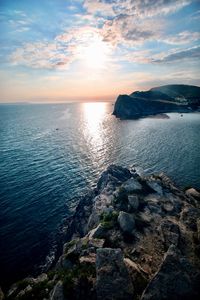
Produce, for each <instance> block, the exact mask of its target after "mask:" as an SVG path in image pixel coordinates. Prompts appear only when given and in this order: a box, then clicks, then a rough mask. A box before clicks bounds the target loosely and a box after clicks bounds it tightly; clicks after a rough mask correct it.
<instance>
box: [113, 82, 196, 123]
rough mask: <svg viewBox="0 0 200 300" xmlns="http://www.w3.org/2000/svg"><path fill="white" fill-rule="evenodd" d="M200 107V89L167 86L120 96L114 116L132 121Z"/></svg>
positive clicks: (186, 86) (187, 86)
mask: <svg viewBox="0 0 200 300" xmlns="http://www.w3.org/2000/svg"><path fill="white" fill-rule="evenodd" d="M199 107H200V87H197V86H189V85H165V86H161V87H156V88H152V89H151V90H149V91H144V92H143V91H142V92H139V91H136V92H134V93H132V94H130V95H129V96H128V95H120V96H118V98H117V100H116V102H115V106H114V111H113V114H114V115H115V116H116V117H118V118H121V119H132V118H140V117H145V116H149V115H155V114H162V113H169V112H180V113H183V112H191V111H193V110H198V108H199Z"/></svg>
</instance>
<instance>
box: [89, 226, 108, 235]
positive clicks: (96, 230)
mask: <svg viewBox="0 0 200 300" xmlns="http://www.w3.org/2000/svg"><path fill="white" fill-rule="evenodd" d="M106 235H107V229H106V228H105V227H104V226H103V225H102V224H99V225H98V226H97V227H96V228H94V229H93V230H91V231H90V234H89V239H103V238H105V237H106Z"/></svg>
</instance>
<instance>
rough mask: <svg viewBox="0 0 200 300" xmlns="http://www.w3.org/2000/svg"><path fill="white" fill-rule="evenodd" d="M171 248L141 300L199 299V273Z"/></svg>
mask: <svg viewBox="0 0 200 300" xmlns="http://www.w3.org/2000/svg"><path fill="white" fill-rule="evenodd" d="M175 249H176V248H175V247H174V246H171V247H170V248H169V250H168V251H167V253H166V255H165V257H164V260H163V263H162V264H161V267H160V268H159V270H158V272H157V273H156V274H155V276H154V277H153V279H152V280H151V281H150V283H149V284H148V286H147V288H146V289H145V290H144V292H143V295H142V297H141V300H158V299H159V300H167V299H172V300H180V299H181V300H188V299H192V300H197V299H199V298H198V296H199V271H198V270H197V269H195V268H194V266H192V265H191V264H190V263H189V261H187V260H186V259H185V258H183V257H181V256H180V255H179V254H178V253H177V252H176V250H175Z"/></svg>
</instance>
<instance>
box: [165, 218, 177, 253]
mask: <svg viewBox="0 0 200 300" xmlns="http://www.w3.org/2000/svg"><path fill="white" fill-rule="evenodd" d="M161 231H162V234H163V239H164V245H165V248H166V250H167V249H168V248H169V246H170V245H172V244H173V245H175V246H178V242H179V237H180V229H179V226H178V225H177V224H175V223H173V222H172V221H170V220H164V221H163V222H162V223H161Z"/></svg>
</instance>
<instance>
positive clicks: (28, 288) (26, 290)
mask: <svg viewBox="0 0 200 300" xmlns="http://www.w3.org/2000/svg"><path fill="white" fill-rule="evenodd" d="M30 291H32V286H30V284H29V285H27V287H26V288H25V289H24V290H22V291H20V292H19V294H18V295H17V298H18V297H22V296H24V295H25V294H26V293H28V292H30Z"/></svg>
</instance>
